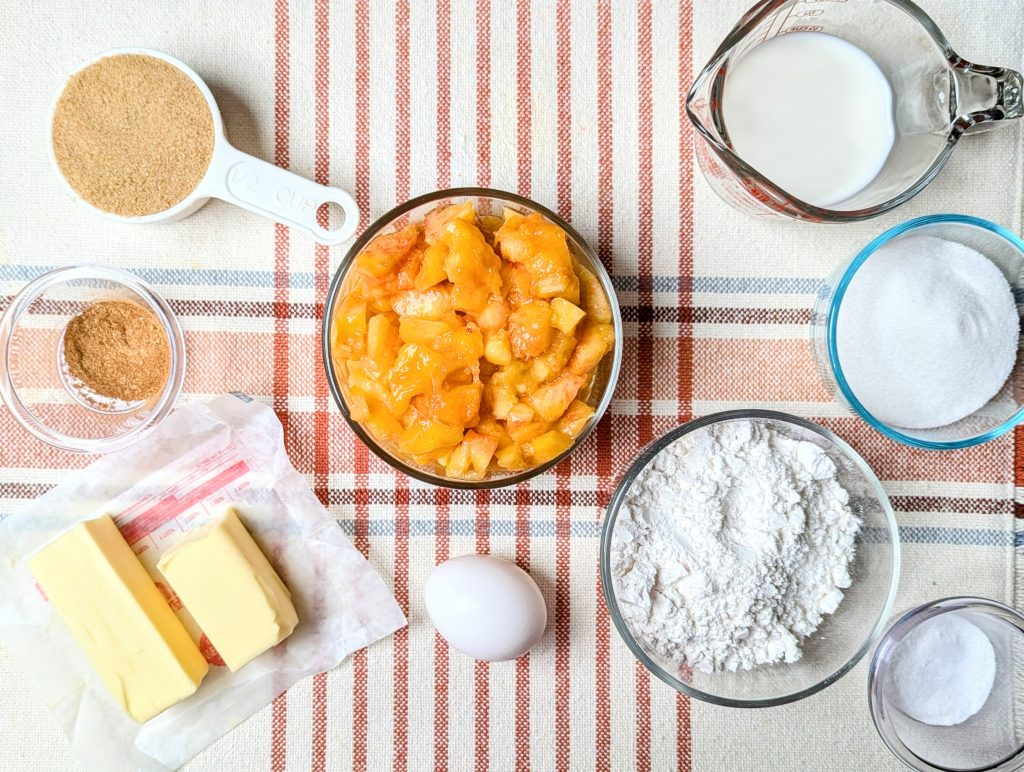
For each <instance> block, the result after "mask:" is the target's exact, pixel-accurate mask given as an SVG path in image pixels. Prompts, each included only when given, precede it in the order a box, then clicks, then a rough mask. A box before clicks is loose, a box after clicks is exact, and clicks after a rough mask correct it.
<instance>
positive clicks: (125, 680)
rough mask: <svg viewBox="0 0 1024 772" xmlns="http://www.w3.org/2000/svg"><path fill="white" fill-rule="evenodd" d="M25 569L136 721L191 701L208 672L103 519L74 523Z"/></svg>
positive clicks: (112, 527) (111, 523)
mask: <svg viewBox="0 0 1024 772" xmlns="http://www.w3.org/2000/svg"><path fill="white" fill-rule="evenodd" d="M28 566H29V569H30V570H31V571H32V573H33V574H34V575H35V577H36V580H37V581H38V583H39V586H40V587H41V588H42V590H43V592H44V593H46V597H47V598H49V600H50V603H51V604H52V605H53V607H54V609H56V611H57V613H58V614H59V615H60V617H61V619H63V620H64V623H65V624H66V625H67V626H68V629H69V630H70V631H71V634H72V635H73V636H74V638H75V640H76V641H77V642H78V645H79V646H80V647H81V648H82V651H84V652H85V655H86V656H87V657H88V658H89V661H90V662H91V663H92V666H93V667H94V668H95V669H96V672H97V673H99V675H100V678H102V679H103V683H104V684H106V686H107V689H109V690H110V693H111V694H112V695H113V696H114V699H115V700H117V701H118V702H119V703H120V704H121V706H122V707H123V708H124V709H125V712H127V713H128V715H129V716H131V717H132V718H133V719H135V720H136V721H148V720H149V719H151V718H152V717H153V716H155V715H157V714H158V713H161V712H163V711H164V710H166V709H167V708H169V707H171V705H174V704H175V703H177V702H180V701H181V700H183V699H185V698H186V697H188V696H190V695H191V694H193V693H194V692H195V691H196V689H198V688H199V684H200V683H202V680H203V677H204V676H205V675H206V673H207V672H208V671H209V669H210V666H209V665H207V664H206V660H205V659H204V658H203V655H202V654H201V653H200V651H199V647H198V646H197V645H196V643H195V641H193V640H192V638H191V636H189V634H188V631H187V630H186V629H185V625H184V624H182V622H181V620H180V619H178V617H177V616H176V615H175V613H174V612H173V611H172V610H171V607H170V606H169V605H168V603H167V600H166V599H165V598H164V596H163V595H162V594H161V592H160V590H159V589H158V588H157V586H156V584H155V583H154V582H153V580H152V579H151V578H150V576H149V574H148V573H146V569H145V568H144V567H143V565H142V563H141V562H139V559H138V557H136V555H135V553H134V552H132V548H131V547H129V546H128V542H126V541H125V540H124V537H123V536H121V532H120V531H118V530H117V526H116V525H115V524H114V521H113V520H112V519H111V518H110V517H109V516H106V515H105V516H103V517H101V518H98V519H96V520H89V521H87V522H84V523H80V524H78V525H77V526H75V527H74V528H72V529H71V530H70V531H68V532H67V533H66V534H64V535H63V536H61V537H60V538H59V539H57V540H56V541H55V542H53V543H52V544H50V545H49V546H47V547H44V548H43V549H42V550H40V551H39V552H38V553H36V554H35V555H34V556H33V557H31V558H30V559H29V560H28Z"/></svg>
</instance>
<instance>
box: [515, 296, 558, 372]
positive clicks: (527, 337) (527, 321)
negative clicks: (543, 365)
mask: <svg viewBox="0 0 1024 772" xmlns="http://www.w3.org/2000/svg"><path fill="white" fill-rule="evenodd" d="M508 334H509V339H510V340H511V342H512V354H513V355H514V356H515V357H516V359H532V358H533V357H537V356H540V355H541V354H543V353H544V352H545V351H547V348H548V346H550V345H551V306H550V305H549V304H547V303H545V302H544V301H543V300H533V301H531V302H529V303H527V304H526V305H523V306H520V307H519V308H517V309H516V310H515V311H513V312H512V315H511V316H509V318H508Z"/></svg>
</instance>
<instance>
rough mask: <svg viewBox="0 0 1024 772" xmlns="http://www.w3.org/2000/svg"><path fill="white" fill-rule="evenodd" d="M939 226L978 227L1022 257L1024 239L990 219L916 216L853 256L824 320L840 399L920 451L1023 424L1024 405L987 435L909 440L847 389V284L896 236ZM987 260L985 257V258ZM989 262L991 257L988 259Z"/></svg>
mask: <svg viewBox="0 0 1024 772" xmlns="http://www.w3.org/2000/svg"><path fill="white" fill-rule="evenodd" d="M942 223H953V224H956V225H966V226H970V227H975V228H980V229H982V230H986V231H989V232H990V233H994V234H995V235H996V236H999V237H1001V238H1002V239H1003V240H1004V241H1007V242H1008V243H1009V244H1011V245H1012V246H1013V247H1015V248H1016V250H1017V252H1018V253H1020V254H1021V256H1022V257H1024V240H1022V239H1021V238H1020V237H1019V236H1018V235H1017V234H1015V233H1013V232H1012V231H1010V230H1008V229H1007V228H1004V227H1003V226H1001V225H997V224H996V223H994V222H991V221H989V220H984V219H982V218H980V217H972V216H971V215H966V214H930V215H925V216H923V217H915V218H914V219H913V220H907V221H906V222H903V223H900V224H899V225H895V226H893V227H892V228H889V229H888V230H887V231H884V232H883V233H881V234H879V235H878V236H876V237H875V238H874V239H872V240H871V241H870V242H869V243H868V245H867V246H865V247H864V248H863V249H861V251H860V252H859V253H858V254H857V256H856V257H854V258H853V260H852V261H850V264H849V265H848V266H847V267H846V268H845V269H844V271H843V275H842V277H841V278H840V279H839V282H838V284H837V285H836V290H835V292H834V293H833V295H832V300H831V301H830V302H829V305H828V311H827V318H826V322H825V327H826V333H825V336H826V348H827V351H828V362H829V367H830V368H831V370H832V375H833V377H834V378H835V380H836V385H837V386H838V387H839V390H840V391H841V392H842V394H843V397H845V399H846V400H847V402H848V403H849V404H850V406H851V407H852V408H853V409H854V411H855V412H856V413H857V414H858V415H859V416H860V417H861V418H863V419H864V420H865V421H866V422H867V423H868V424H869V425H870V426H871V427H872V428H874V429H875V430H876V431H879V432H881V433H882V434H883V435H885V436H886V437H888V438H889V439H891V440H895V441H896V442H900V443H902V444H904V445H909V446H911V447H914V448H922V449H924V450H960V449H963V448H970V447H974V446H975V445H981V444H983V443H985V442H988V441H989V440H994V439H996V438H997V437H1001V436H1002V435H1004V434H1006V433H1007V432H1008V431H1010V430H1011V429H1013V428H1014V427H1015V426H1017V425H1018V424H1019V423H1021V421H1024V405H1022V406H1021V407H1020V408H1018V409H1017V410H1016V412H1014V413H1013V415H1011V416H1010V417H1009V418H1007V419H1006V420H1005V421H1004V422H1003V423H1001V424H1000V425H999V426H996V427H994V428H992V429H989V430H988V431H986V432H982V433H981V434H978V435H975V436H974V437H967V438H966V439H962V440H950V441H942V442H940V441H937V440H922V439H920V438H917V437H911V436H910V435H908V434H904V433H903V432H900V431H898V430H897V429H894V428H892V427H891V426H889V425H888V424H886V423H885V422H883V421H880V420H879V419H877V418H875V416H873V415H872V414H871V413H870V412H869V411H868V410H867V408H865V407H864V405H863V404H861V402H860V400H859V399H857V397H856V396H855V395H854V393H853V389H851V388H850V384H849V383H848V382H847V380H846V376H845V375H844V374H843V368H842V366H841V365H840V363H839V345H838V342H837V338H836V335H837V333H836V329H837V326H838V320H839V307H840V305H841V304H842V302H843V298H844V297H845V295H846V292H847V290H848V289H849V287H850V282H852V281H853V277H854V275H855V274H856V273H857V271H858V269H860V267H861V266H862V265H864V263H865V262H866V261H867V259H868V258H869V257H871V255H872V254H874V253H875V252H876V251H877V250H878V249H879V248H880V247H882V246H883V245H884V244H886V243H888V242H889V241H891V240H892V239H894V238H896V237H897V236H901V235H903V234H904V233H908V232H909V231H912V230H916V229H917V228H921V227H924V226H927V225H935V224H942ZM986 257H987V255H986ZM989 259H991V258H989Z"/></svg>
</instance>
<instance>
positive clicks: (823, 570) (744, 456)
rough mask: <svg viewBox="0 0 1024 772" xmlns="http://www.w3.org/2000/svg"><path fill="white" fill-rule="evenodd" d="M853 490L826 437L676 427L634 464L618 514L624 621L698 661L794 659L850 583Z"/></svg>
mask: <svg viewBox="0 0 1024 772" xmlns="http://www.w3.org/2000/svg"><path fill="white" fill-rule="evenodd" d="M849 498H850V497H849V494H848V493H847V491H846V489H844V488H843V487H842V485H840V483H839V481H838V479H837V470H836V467H835V464H834V463H833V462H832V460H831V459H830V458H829V457H828V455H827V454H826V453H825V451H824V450H822V449H821V448H820V447H819V446H818V445H816V444H814V443H812V442H808V441H803V440H796V439H793V438H791V437H788V436H786V435H785V434H784V433H782V431H780V430H779V429H776V428H775V427H774V426H772V425H771V424H769V423H767V422H764V421H746V420H736V421H729V422H725V423H720V424H714V425H712V426H709V427H707V428H704V429H700V430H697V431H695V432H692V433H690V434H689V435H687V436H685V437H682V438H680V439H679V440H677V441H676V442H674V443H672V444H671V445H669V446H668V447H666V448H665V449H664V450H662V451H661V452H660V453H659V454H658V455H657V456H655V458H654V459H653V460H652V462H651V463H650V464H649V465H648V466H647V467H646V468H645V469H644V470H643V471H642V472H641V473H640V475H639V476H638V477H637V479H636V481H635V483H634V484H633V486H632V487H631V488H630V490H629V493H628V494H627V496H626V498H625V499H624V501H623V503H622V506H621V508H620V510H619V514H618V518H617V520H616V524H615V529H614V532H613V535H612V547H611V560H612V577H613V584H614V589H615V594H616V598H617V600H618V605H619V607H620V609H621V612H622V615H623V617H624V619H625V621H626V623H627V624H628V625H629V627H630V629H631V630H632V631H633V633H634V635H635V636H636V637H637V638H638V639H639V640H640V641H641V642H642V643H643V644H644V645H645V646H646V647H648V648H649V649H651V650H653V651H655V652H657V653H658V654H660V655H662V656H664V657H668V658H670V659H671V660H673V661H674V662H676V663H677V664H679V665H687V666H690V667H692V668H694V669H696V670H701V671H705V672H713V671H722V670H730V671H733V670H740V669H742V670H748V669H750V668H752V667H755V666H757V665H764V664H768V663H773V662H779V661H785V662H795V661H796V660H798V659H799V658H800V644H801V641H802V639H804V638H805V637H806V636H808V635H810V634H811V633H813V632H814V631H815V630H816V629H817V628H818V625H820V624H821V620H822V617H823V615H825V614H831V613H832V612H834V611H835V610H836V608H837V607H838V606H839V602H840V601H841V600H842V598H843V592H842V590H843V588H846V587H849V586H850V583H851V579H850V574H849V565H850V562H851V561H852V560H853V556H854V539H855V537H856V535H857V531H858V530H859V528H860V520H859V519H858V518H857V516H856V515H855V514H854V513H853V512H852V511H851V509H850V506H849Z"/></svg>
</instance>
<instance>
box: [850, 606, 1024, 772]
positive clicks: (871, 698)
mask: <svg viewBox="0 0 1024 772" xmlns="http://www.w3.org/2000/svg"><path fill="white" fill-rule="evenodd" d="M964 610H968V611H977V612H981V613H984V614H988V615H990V616H998V617H1000V618H1002V619H1004V620H1006V621H1007V622H1010V623H1011V624H1015V626H1016V627H1017V629H1018V630H1019V631H1020V632H1021V635H1024V614H1022V613H1021V612H1020V611H1018V610H1017V609H1015V608H1013V607H1012V606H1008V605H1006V604H1005V603H1000V602H999V601H997V600H992V599H991V598H981V597H978V596H973V595H954V596H950V597H948V598H940V599H938V600H933V601H929V602H927V603H922V604H920V605H918V606H914V607H913V608H911V609H909V610H908V611H906V612H904V613H903V614H901V615H900V617H899V619H897V620H896V621H895V622H893V623H892V624H891V625H889V628H888V629H887V630H886V631H885V635H883V636H882V637H881V640H879V642H878V647H877V648H876V649H875V653H874V654H873V655H872V657H871V662H870V664H869V665H868V677H867V687H868V712H869V713H871V722H872V723H873V724H874V725H875V730H876V731H877V732H878V736H879V737H880V738H881V740H882V742H883V743H884V744H885V747H886V748H888V749H889V751H890V752H891V753H892V754H893V756H895V757H896V758H897V759H899V760H900V761H901V762H903V763H904V764H906V765H907V766H908V767H910V768H912V769H921V770H932V771H933V772H947V768H946V767H939V766H935V765H933V764H932V763H931V762H929V761H928V760H927V759H922V758H921V757H920V756H918V755H917V754H916V753H914V752H913V751H912V750H910V748H908V747H907V746H906V745H905V744H904V742H903V741H902V740H901V739H900V738H899V735H898V734H897V733H896V732H895V730H894V729H891V727H890V725H889V724H890V722H887V721H884V720H883V719H882V717H881V715H880V713H881V708H880V703H881V701H882V700H881V695H880V693H879V691H880V689H881V686H880V685H879V676H878V673H879V671H880V670H881V671H884V670H887V669H888V665H889V663H888V661H887V660H886V661H885V662H883V661H882V657H883V656H884V655H885V654H887V653H889V650H890V649H891V648H892V647H893V646H894V645H895V643H894V641H893V634H894V633H897V632H899V633H902V632H904V631H905V630H907V629H908V628H912V627H916V626H917V625H919V624H921V622H924V621H926V620H928V619H933V618H935V617H937V616H941V615H942V614H947V613H949V612H952V611H964ZM1011 620H1012V621H1011ZM883 725H884V726H883ZM1021 758H1024V746H1021V747H1020V748H1018V749H1017V750H1016V751H1015V752H1014V753H1013V754H1011V755H1010V756H1008V757H1006V758H1005V759H1002V760H1000V761H996V762H993V763H991V764H988V765H986V766H983V767H968V768H965V769H962V770H959V772H972V771H973V772H981V771H982V770H989V771H990V772H1010V770H1011V769H1017V768H1018V767H1016V766H1012V765H1011V764H1010V762H1013V761H1014V760H1018V761H1019V760H1020V759H1021ZM918 764H923V765H924V766H923V767H919V766H917V765H918Z"/></svg>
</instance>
